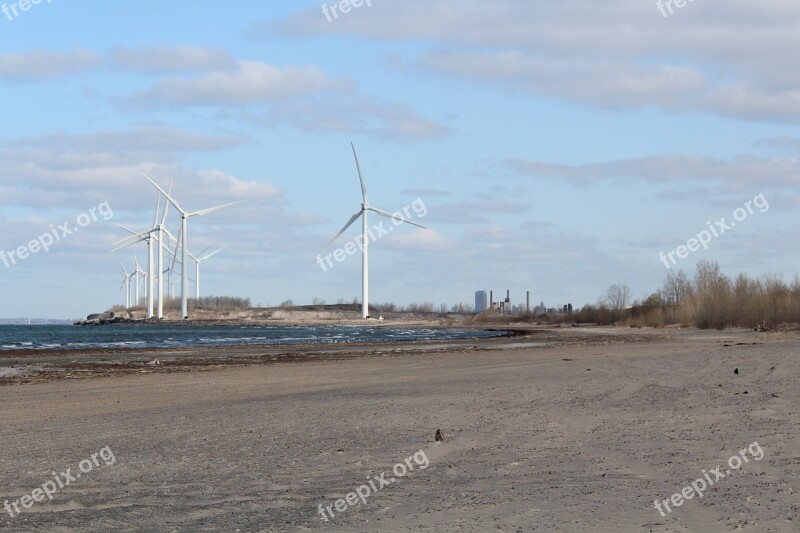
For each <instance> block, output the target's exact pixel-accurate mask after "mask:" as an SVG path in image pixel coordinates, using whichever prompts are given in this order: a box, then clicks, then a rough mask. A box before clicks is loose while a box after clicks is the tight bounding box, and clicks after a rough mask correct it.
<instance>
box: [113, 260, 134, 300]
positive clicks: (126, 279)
mask: <svg viewBox="0 0 800 533" xmlns="http://www.w3.org/2000/svg"><path fill="white" fill-rule="evenodd" d="M119 266H121V267H122V271H117V272H119V273H120V274H122V276H123V280H122V285H120V286H119V288H120V289H121V288H122V287H125V309H130V307H131V276H132V275H133V274H128V269H127V268H125V265H123V264H122V261H120V262H119Z"/></svg>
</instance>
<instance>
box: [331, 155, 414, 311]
mask: <svg viewBox="0 0 800 533" xmlns="http://www.w3.org/2000/svg"><path fill="white" fill-rule="evenodd" d="M350 146H351V147H352V148H353V157H354V158H355V160H356V170H358V180H359V181H360V182H361V196H362V198H363V199H364V201H363V203H362V204H361V209H360V210H359V211H358V213H356V214H355V215H353V216H352V217H350V220H348V221H347V224H345V225H344V227H343V228H342V229H341V230H339V233H337V234H336V235H334V236H333V238H332V239H331V240H330V241H328V244H330V243H332V242H333V241H335V240H336V239H338V238H339V235H341V234H342V233H344V232H345V231H346V230H347V228H349V227H350V226H351V225H352V224H353V222H355V221H356V220H358V217H361V240H362V243H361V244H362V246H361V318H369V256H368V251H367V247H368V243H369V239H368V238H367V211H373V212H375V213H378V214H379V215H381V216H384V217H388V218H391V219H393V220H399V221H401V222H405V223H407V224H411V225H412V226H417V227H420V228H422V229H428V228H426V227H425V226H423V225H422V224H417V223H416V222H411V221H410V220H406V219H404V218H403V217H401V216H400V215H393V214H391V213H389V212H387V211H384V210H383V209H379V208H377V207H373V206H371V205H369V202H368V201H367V186H366V185H364V176H363V175H362V174H361V165H360V164H359V163H358V155H357V154H356V147H355V145H354V144H353V143H352V142H351V143H350Z"/></svg>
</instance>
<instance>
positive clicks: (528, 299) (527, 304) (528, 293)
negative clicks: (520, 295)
mask: <svg viewBox="0 0 800 533" xmlns="http://www.w3.org/2000/svg"><path fill="white" fill-rule="evenodd" d="M525 312H527V313H530V312H531V291H525Z"/></svg>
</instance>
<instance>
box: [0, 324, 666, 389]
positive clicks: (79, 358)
mask: <svg viewBox="0 0 800 533" xmlns="http://www.w3.org/2000/svg"><path fill="white" fill-rule="evenodd" d="M480 329H482V330H490V331H496V332H498V333H499V332H502V333H504V334H503V335H498V336H493V337H476V338H467V339H431V340H384V341H379V342H375V341H353V342H341V343H297V344H247V345H230V346H186V347H169V348H91V349H79V350H53V349H49V350H48V349H30V350H7V351H0V387H1V386H4V385H25V384H31V383H41V382H47V381H58V380H63V379H85V378H95V377H110V376H117V375H123V374H162V373H176V372H197V371H207V370H213V369H215V368H225V367H229V366H247V365H269V364H277V363H286V362H294V363H308V362H317V361H331V360H345V359H359V358H361V359H366V358H371V357H391V356H394V355H422V354H435V353H445V352H446V353H458V354H463V353H470V352H484V351H503V350H508V349H514V348H531V349H537V348H551V347H568V346H574V345H584V346H585V345H593V344H597V345H604V344H608V343H610V342H621V343H625V342H653V341H665V340H667V339H668V338H669V337H671V336H672V335H670V334H669V332H667V331H665V330H647V331H644V332H642V331H641V330H636V329H630V328H603V327H592V328H559V327H544V326H534V327H528V328H524V327H523V328H520V327H517V328H507V329H506V328H504V329H495V328H480Z"/></svg>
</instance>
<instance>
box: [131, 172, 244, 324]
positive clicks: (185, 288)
mask: <svg viewBox="0 0 800 533" xmlns="http://www.w3.org/2000/svg"><path fill="white" fill-rule="evenodd" d="M142 176H144V177H145V179H147V181H149V182H150V183H152V184H153V187H155V188H156V189H158V191H159V192H160V193H161V194H163V195H164V196H165V197H166V199H167V200H169V202H170V203H171V204H172V205H173V206H175V209H177V210H178V212H179V213H180V214H181V316H182V317H183V319H184V320H187V319H188V318H189V272H188V271H187V266H188V263H187V261H186V259H187V257H186V256H187V246H188V241H189V219H190V218H191V217H194V216H203V215H207V214H209V213H212V212H214V211H217V210H219V209H222V208H224V207H230V206H232V205H236V204H238V203H241V201H239V202H231V203H229V204H223V205H218V206H216V207H209V208H208V209H201V210H200V211H185V210H184V209H183V208H182V207H181V205H180V204H179V203H178V202H177V201H176V200H175V199H174V198H173V197H172V196H171V195H170V194H169V193H168V192H166V191H165V190H164V189H162V188H161V187H159V186H158V184H157V183H156V182H154V181H153V180H151V179H150V178H149V177H148V176H147V174H145V173H144V172H142Z"/></svg>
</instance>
